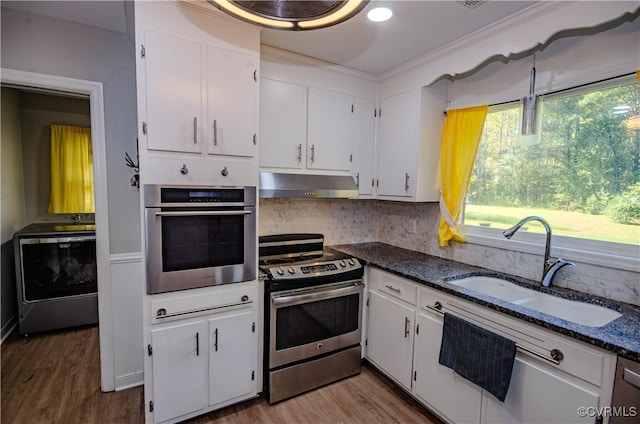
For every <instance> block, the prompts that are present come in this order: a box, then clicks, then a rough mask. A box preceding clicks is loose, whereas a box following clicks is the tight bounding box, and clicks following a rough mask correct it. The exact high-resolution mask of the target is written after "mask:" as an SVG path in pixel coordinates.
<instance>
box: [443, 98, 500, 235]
mask: <svg viewBox="0 0 640 424" xmlns="http://www.w3.org/2000/svg"><path fill="white" fill-rule="evenodd" d="M488 110H489V106H477V107H471V108H466V109H457V110H450V111H447V118H446V120H445V123H444V129H443V131H442V145H441V152H440V177H441V180H442V191H441V195H440V223H439V225H438V243H440V246H441V247H446V246H448V245H449V240H452V239H453V240H455V241H459V242H463V243H464V242H466V241H467V240H466V238H465V237H464V235H463V234H462V231H460V229H459V228H458V226H457V222H458V219H459V218H460V213H461V212H462V206H463V204H464V199H465V196H466V195H467V188H468V187H469V179H470V178H471V171H472V170H473V164H474V162H475V160H476V153H477V152H478V144H479V143H480V136H481V135H482V129H483V127H484V120H485V118H486V116H487V111H488Z"/></svg>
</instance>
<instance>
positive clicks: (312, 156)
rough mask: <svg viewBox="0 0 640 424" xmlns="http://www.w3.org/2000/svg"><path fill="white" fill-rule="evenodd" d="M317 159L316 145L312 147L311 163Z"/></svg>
mask: <svg viewBox="0 0 640 424" xmlns="http://www.w3.org/2000/svg"><path fill="white" fill-rule="evenodd" d="M315 159H316V145H315V144H312V145H311V163H313V161H314V160H315Z"/></svg>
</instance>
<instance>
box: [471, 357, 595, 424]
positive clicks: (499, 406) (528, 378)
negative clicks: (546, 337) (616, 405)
mask: <svg viewBox="0 0 640 424" xmlns="http://www.w3.org/2000/svg"><path fill="white" fill-rule="evenodd" d="M572 380H574V381H572ZM603 402H607V400H605V399H602V398H601V396H600V393H598V390H597V389H593V388H589V387H587V386H586V385H585V384H583V383H581V382H580V381H578V380H576V379H572V378H571V376H570V375H566V374H563V373H558V372H557V371H554V370H550V369H547V367H546V366H545V365H543V364H540V363H537V361H535V360H532V359H529V358H527V357H525V356H524V355H520V354H518V355H516V360H515V363H514V365H513V373H512V375H511V384H510V385H509V392H508V393H507V397H506V398H505V400H504V402H500V401H499V400H497V399H496V398H494V397H493V396H491V395H490V394H488V393H486V392H485V393H484V395H483V408H482V422H484V423H563V424H564V423H566V424H570V423H585V424H586V423H593V422H594V417H592V416H581V415H580V414H578V411H579V410H580V408H582V407H585V408H593V410H596V408H597V407H598V406H602V405H603V404H604V403H603Z"/></svg>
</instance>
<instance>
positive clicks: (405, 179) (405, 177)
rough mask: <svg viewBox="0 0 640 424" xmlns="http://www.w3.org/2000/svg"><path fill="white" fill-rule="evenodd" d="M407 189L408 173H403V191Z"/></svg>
mask: <svg viewBox="0 0 640 424" xmlns="http://www.w3.org/2000/svg"><path fill="white" fill-rule="evenodd" d="M407 190H409V173H408V172H407V173H405V174H404V191H407Z"/></svg>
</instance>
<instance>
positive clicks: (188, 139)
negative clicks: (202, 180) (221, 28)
mask: <svg viewBox="0 0 640 424" xmlns="http://www.w3.org/2000/svg"><path fill="white" fill-rule="evenodd" d="M144 60H145V77H146V105H147V122H146V124H147V125H146V130H147V147H148V148H149V149H150V150H167V151H175V152H201V150H202V149H201V147H200V146H201V142H202V136H203V132H202V90H201V87H202V82H201V75H202V69H201V68H202V65H201V63H202V61H201V48H200V43H197V42H195V41H190V40H185V39H182V38H177V37H173V36H171V35H167V34H161V33H158V32H154V31H145V59H144Z"/></svg>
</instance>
